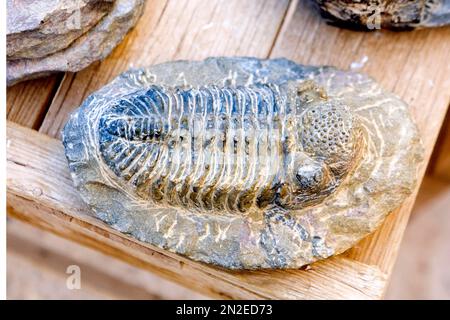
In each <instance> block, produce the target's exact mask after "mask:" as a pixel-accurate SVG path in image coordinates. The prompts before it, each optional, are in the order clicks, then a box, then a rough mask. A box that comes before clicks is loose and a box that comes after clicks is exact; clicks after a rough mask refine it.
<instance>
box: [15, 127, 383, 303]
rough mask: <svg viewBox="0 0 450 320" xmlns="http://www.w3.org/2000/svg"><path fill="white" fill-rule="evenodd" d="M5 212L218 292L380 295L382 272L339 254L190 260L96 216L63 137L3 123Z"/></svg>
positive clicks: (262, 295)
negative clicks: (222, 264) (237, 263)
mask: <svg viewBox="0 0 450 320" xmlns="http://www.w3.org/2000/svg"><path fill="white" fill-rule="evenodd" d="M7 153H8V154H7V171H8V179H7V186H8V202H7V203H8V214H9V215H10V216H12V217H15V218H18V219H21V220H24V221H26V222H28V223H31V224H34V225H37V226H39V227H41V228H43V229H46V230H49V231H51V232H53V233H56V234H58V235H61V236H62V237H65V238H68V239H73V240H75V241H77V242H79V243H82V244H85V245H87V246H90V247H93V248H96V249H98V250H100V251H102V252H104V253H107V254H109V255H112V256H115V257H118V258H120V259H122V260H125V261H127V262H129V263H131V264H134V265H137V266H139V267H141V268H144V269H147V270H150V271H152V272H155V273H156V274H159V275H161V276H163V277H166V278H168V279H170V280H173V281H176V282H178V283H180V284H182V285H184V286H187V287H189V288H191V289H195V290H198V291H199V292H201V293H204V294H206V295H209V296H212V297H217V298H235V299H379V298H380V297H381V295H382V293H383V290H384V287H385V285H386V277H385V274H384V273H383V272H381V271H380V270H379V269H378V268H377V267H374V266H368V265H365V264H363V263H360V262H357V261H352V260H350V259H348V258H345V257H343V256H338V257H334V258H331V259H327V260H326V261H323V262H318V263H315V264H313V265H312V266H311V268H309V269H308V270H267V271H227V270H224V269H220V268H215V267H211V266H208V265H205V264H202V263H198V262H194V261H191V260H189V259H187V258H184V257H182V256H179V255H176V254H173V253H170V252H167V251H165V250H161V249H159V248H156V247H154V246H151V245H149V244H145V243H142V242H139V241H137V240H136V239H134V238H131V237H129V236H127V235H125V234H122V233H120V232H118V231H115V230H113V229H112V228H110V227H109V226H107V225H106V224H104V223H102V222H101V221H100V220H98V219H95V218H93V217H92V216H91V215H90V211H89V209H88V208H86V206H85V205H84V204H83V202H82V200H81V199H80V196H79V194H78V192H77V191H76V190H75V188H74V187H73V184H72V180H71V177H70V174H69V172H68V168H67V163H66V159H65V156H64V153H63V147H62V145H61V142H60V141H58V140H56V139H53V138H50V137H48V136H46V135H43V134H40V133H37V132H36V131H33V130H30V129H27V128H24V127H21V126H18V125H16V124H14V123H8V128H7Z"/></svg>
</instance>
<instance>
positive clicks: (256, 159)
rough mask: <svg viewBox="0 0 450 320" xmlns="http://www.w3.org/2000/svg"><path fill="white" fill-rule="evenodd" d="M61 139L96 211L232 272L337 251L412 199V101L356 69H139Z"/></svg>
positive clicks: (186, 65) (252, 65)
mask: <svg viewBox="0 0 450 320" xmlns="http://www.w3.org/2000/svg"><path fill="white" fill-rule="evenodd" d="M63 143H64V146H65V151H66V156H67V159H68V161H69V167H70V170H71V173H72V177H73V179H74V182H75V185H76V186H77V188H78V189H79V191H80V193H81V195H82V197H83V199H84V201H86V202H87V203H88V204H89V205H90V206H91V207H92V208H93V210H94V212H95V213H96V215H97V217H99V218H100V219H102V220H103V221H105V222H107V223H109V224H110V225H112V226H113V227H114V228H116V229H118V230H120V231H123V232H126V233H127V234H130V235H132V236H134V237H136V238H137V239H139V240H141V241H145V242H149V243H151V244H153V245H156V246H158V247H160V248H164V249H167V250H170V251H173V252H176V253H180V254H184V255H186V256H188V257H190V258H192V259H194V260H199V261H203V262H206V263H212V264H217V265H221V266H224V267H227V268H247V269H255V268H295V267H300V266H302V265H304V264H307V263H311V262H313V261H316V260H319V259H323V258H326V257H329V256H330V255H333V254H337V253H340V252H342V251H344V250H346V249H348V248H349V247H350V246H352V245H353V244H354V243H356V242H357V241H358V240H359V239H361V238H362V237H364V236H366V235H367V234H368V233H370V232H371V231H373V230H374V228H375V227H376V226H378V225H379V224H380V223H381V222H382V221H383V219H384V217H386V215H387V214H388V213H389V212H390V211H391V210H393V209H394V208H396V207H397V206H398V205H399V204H400V203H401V202H402V201H403V200H404V199H405V197H406V196H407V195H408V194H410V193H411V191H412V190H413V188H414V186H415V182H416V171H417V165H418V163H419V161H420V158H421V150H422V149H421V144H420V139H419V137H418V133H417V129H416V127H415V125H414V123H413V122H412V120H411V118H410V115H409V111H408V107H407V106H406V104H405V103H403V102H402V101H401V100H400V99H398V98H397V97H395V96H394V95H392V94H390V93H387V92H385V91H383V90H382V89H381V88H380V86H379V85H378V84H376V82H375V81H373V80H371V79H370V78H368V77H366V76H364V75H361V74H358V73H353V72H345V71H340V70H337V69H334V68H329V67H323V68H318V67H309V66H302V65H298V64H295V63H294V62H291V61H288V60H284V59H275V60H259V59H253V58H210V59H207V60H205V61H198V62H190V61H178V62H171V63H166V64H161V65H156V66H152V67H149V68H147V69H140V70H132V71H129V72H127V73H125V74H123V75H121V76H120V77H118V78H117V79H116V80H114V81H113V82H112V83H111V84H109V85H107V86H105V87H104V88H102V89H101V90H100V91H98V92H96V93H94V94H93V95H91V96H90V97H89V98H88V99H87V100H86V101H85V102H84V103H83V105H82V106H81V108H80V109H79V110H77V111H76V112H75V113H73V114H72V116H71V118H70V120H69V121H68V123H67V124H66V126H65V128H64V131H63Z"/></svg>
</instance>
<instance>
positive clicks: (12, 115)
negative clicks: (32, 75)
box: [6, 75, 61, 129]
mask: <svg viewBox="0 0 450 320" xmlns="http://www.w3.org/2000/svg"><path fill="white" fill-rule="evenodd" d="M60 81H61V75H52V76H48V77H45V78H42V79H36V80H29V81H25V82H21V83H18V84H16V85H14V86H12V87H9V88H8V89H7V92H6V106H7V109H6V118H7V119H8V120H11V121H14V122H16V123H19V124H21V125H23V126H27V127H30V128H33V129H38V128H39V127H40V125H41V123H42V120H43V118H44V116H45V113H46V111H47V108H48V107H49V105H50V103H51V101H52V98H53V96H54V94H55V92H56V89H57V88H58V85H59V83H60Z"/></svg>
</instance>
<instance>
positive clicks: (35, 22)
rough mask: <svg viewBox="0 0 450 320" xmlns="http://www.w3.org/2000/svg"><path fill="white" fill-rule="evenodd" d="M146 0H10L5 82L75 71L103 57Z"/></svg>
mask: <svg viewBox="0 0 450 320" xmlns="http://www.w3.org/2000/svg"><path fill="white" fill-rule="evenodd" d="M144 3H145V1H144V0H79V1H66V0H53V1H42V0H19V1H8V27H7V30H8V31H7V83H8V85H12V84H14V83H17V82H19V81H22V80H26V79H31V78H37V77H39V76H43V75H47V74H49V73H53V72H58V71H70V72H76V71H79V70H81V69H83V68H85V67H87V66H88V65H89V64H91V63H92V62H94V61H96V60H100V59H103V58H105V57H106V56H107V55H108V54H109V53H110V52H111V51H112V49H113V48H114V47H115V46H116V45H117V44H118V43H119V42H120V41H121V40H122V39H123V37H124V36H125V35H126V33H127V32H128V31H129V30H130V29H131V28H132V27H133V26H134V24H135V23H136V21H137V20H138V18H139V16H140V15H141V13H142V9H143V6H144Z"/></svg>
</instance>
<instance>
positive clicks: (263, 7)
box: [8, 0, 450, 298]
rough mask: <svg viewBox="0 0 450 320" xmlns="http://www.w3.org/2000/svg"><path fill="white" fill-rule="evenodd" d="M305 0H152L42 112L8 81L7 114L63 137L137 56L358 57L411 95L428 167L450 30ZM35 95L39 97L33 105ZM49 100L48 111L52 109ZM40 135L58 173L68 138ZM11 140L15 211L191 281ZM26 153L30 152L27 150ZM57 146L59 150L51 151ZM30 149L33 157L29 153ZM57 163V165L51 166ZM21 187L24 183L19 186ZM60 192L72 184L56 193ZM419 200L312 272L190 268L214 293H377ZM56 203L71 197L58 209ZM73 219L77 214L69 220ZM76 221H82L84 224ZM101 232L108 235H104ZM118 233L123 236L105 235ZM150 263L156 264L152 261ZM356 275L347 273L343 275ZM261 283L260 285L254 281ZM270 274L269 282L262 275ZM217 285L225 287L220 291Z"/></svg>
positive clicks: (443, 103) (339, 62) (448, 67)
mask: <svg viewBox="0 0 450 320" xmlns="http://www.w3.org/2000/svg"><path fill="white" fill-rule="evenodd" d="M308 3H309V1H307V0H302V1H290V2H289V1H287V0H286V1H276V0H266V1H251V0H248V1H239V0H235V1H189V4H188V1H176V2H175V1H163V0H161V1H149V2H148V4H147V7H146V11H145V14H144V17H143V18H141V20H140V22H139V23H138V25H137V27H136V28H135V29H134V30H133V31H132V33H131V34H129V35H128V36H127V37H126V39H125V41H124V42H123V43H122V44H121V45H120V46H119V47H117V48H116V50H114V52H113V54H112V55H111V56H110V57H108V58H107V59H106V60H105V61H103V62H99V63H96V64H94V65H92V66H91V67H89V68H87V69H85V70H83V71H81V72H78V73H76V74H66V75H65V76H64V78H63V79H62V81H61V83H60V85H59V87H58V89H57V91H56V90H54V91H55V92H56V93H55V95H54V97H52V99H48V98H46V99H44V100H45V101H49V100H50V101H51V103H50V105H49V106H48V111H47V112H46V113H45V114H42V112H37V111H35V110H37V109H34V108H38V109H39V108H41V109H40V110H42V107H41V105H42V104H39V103H38V101H37V100H40V99H41V98H39V99H38V98H36V100H34V99H30V98H27V99H24V98H23V99H15V100H14V99H9V96H10V95H11V90H12V89H14V87H13V88H12V89H10V90H8V119H10V120H13V121H16V122H20V123H22V124H25V125H26V126H28V127H34V128H35V129H39V131H40V132H41V133H42V134H47V135H49V136H52V137H56V138H59V132H60V130H61V128H62V126H63V124H64V122H65V120H66V119H67V116H68V114H69V112H70V111H71V110H73V109H74V108H76V107H77V106H78V105H79V104H80V103H81V102H82V100H83V99H84V98H85V97H86V96H87V95H89V94H90V93H92V92H93V91H94V90H96V89H98V88H100V87H101V86H103V85H104V84H106V83H107V82H109V81H110V80H111V79H112V78H114V77H115V76H116V75H118V74H119V73H120V72H122V71H124V70H126V69H128V68H129V67H131V66H142V65H148V64H152V63H158V62H162V61H167V60H172V59H201V58H205V57H207V56H213V55H249V56H257V57H286V58H290V59H293V60H295V61H296V62H299V63H305V64H326V65H335V66H337V67H341V68H344V69H347V68H349V67H351V66H353V67H354V68H356V69H357V70H358V71H363V72H366V73H368V74H369V75H371V76H372V77H374V78H375V79H376V80H378V81H379V82H380V83H381V84H382V85H383V86H384V87H385V88H386V89H388V90H391V91H393V92H394V93H396V94H397V95H399V96H400V97H402V98H403V99H404V100H405V101H406V102H408V103H409V104H410V105H411V110H412V114H413V117H414V118H415V119H416V121H417V123H418V126H419V129H420V131H421V134H422V137H423V141H424V146H425V151H426V160H425V163H424V166H423V168H422V170H421V177H422V174H423V172H424V170H425V167H426V163H427V162H428V159H429V157H430V154H431V152H432V149H433V146H434V143H435V141H436V137H437V135H438V132H439V128H440V126H441V123H442V121H443V119H444V116H445V111H446V109H447V107H448V105H449V101H450V90H449V88H450V77H448V74H450V64H449V63H448V61H450V41H448V39H450V28H438V29H427V30H418V31H413V32H399V33H393V32H376V33H365V32H355V31H349V30H343V29H338V28H335V27H332V26H328V25H326V24H325V23H324V22H323V21H322V19H321V18H320V17H319V16H318V15H317V13H316V12H315V11H314V10H312V9H311V8H310V7H309V5H308ZM41 81H49V80H48V79H47V80H45V79H43V80H41ZM34 85H36V83H34ZM32 86H33V84H30V83H25V84H23V89H21V90H22V92H24V96H25V97H26V96H27V94H28V95H29V96H31V97H32V96H33V95H32V94H30V93H29V92H33V91H32ZM34 101H36V105H33V102H34ZM44 105H45V103H44ZM44 109H46V110H47V108H44ZM10 110H14V114H17V115H28V116H20V117H18V116H14V114H13V113H12V112H11V111H10ZM30 110H33V111H30ZM27 117H29V118H27ZM36 119H43V122H42V125H41V126H39V128H38V127H37V125H36V123H39V120H36ZM30 124H31V125H30ZM14 128H15V129H12V130H10V132H22V133H23V131H24V129H23V128H16V127H14ZM17 134H19V133H17ZM20 134H21V133H20ZM20 134H19V136H20ZM29 134H31V133H29ZM26 135H27V134H26ZM36 139H37V141H46V142H45V143H48V145H49V146H52V148H53V149H48V148H49V147H47V146H36V148H37V149H36V150H35V152H37V153H38V154H29V155H28V156H29V157H35V156H38V155H41V156H42V157H44V158H43V159H41V160H42V161H44V160H45V161H44V162H42V163H40V165H41V166H44V165H48V166H49V167H48V168H46V169H45V168H44V169H45V170H51V168H50V167H52V166H55V168H58V170H60V171H57V172H61V174H63V173H64V172H65V170H66V169H65V168H66V166H67V164H66V162H65V159H64V158H63V157H62V154H61V152H62V151H61V146H60V145H59V144H57V143H56V142H54V140H46V139H47V138H45V137H44V136H42V135H39V136H36ZM34 144H35V143H34ZM39 148H40V149H39ZM11 150H15V149H8V157H9V159H10V160H9V162H8V165H9V167H8V178H9V180H8V183H9V184H10V186H9V189H8V190H9V202H8V205H9V206H10V209H11V210H10V214H11V215H14V216H16V217H20V218H22V219H28V220H30V221H31V222H33V223H35V224H39V225H41V226H43V227H46V228H47V229H50V230H52V231H54V232H56V233H60V234H62V235H63V236H66V237H69V238H72V239H76V240H77V241H79V242H84V243H86V244H88V245H91V246H93V247H97V248H99V249H101V250H103V251H108V252H109V253H110V254H113V255H116V256H120V257H121V258H122V259H125V260H127V259H128V260H132V262H133V263H137V264H143V267H145V268H149V269H152V270H156V271H157V272H159V273H162V274H165V275H166V276H168V277H173V279H174V280H176V281H180V282H182V283H183V284H184V285H188V286H190V285H192V286H194V287H195V286H196V283H195V281H191V280H189V279H186V277H181V276H180V274H179V273H177V272H180V271H179V267H175V266H177V265H178V264H179V262H177V263H175V261H178V260H179V259H181V258H179V257H177V256H172V255H170V257H171V259H172V260H173V261H172V260H168V261H170V263H167V266H165V265H164V264H161V263H160V261H157V262H154V261H153V260H152V259H154V258H152V257H148V256H147V255H146V253H149V252H150V251H148V250H150V249H148V247H147V246H142V245H141V244H139V245H137V244H132V245H131V244H130V241H131V242H132V243H134V242H133V241H132V240H131V239H128V238H127V237H123V236H121V235H118V234H117V232H114V231H111V230H110V229H108V228H107V227H105V226H103V225H102V226H101V228H100V227H99V222H98V221H97V220H92V219H91V218H90V219H89V220H88V221H89V224H85V222H84V219H85V211H83V213H82V214H80V211H76V210H81V209H80V205H81V204H80V203H79V202H80V200H79V199H78V198H77V195H76V192H75V191H74V190H73V189H71V188H70V186H71V185H72V184H71V180H70V177H68V176H67V172H66V173H64V174H63V175H62V176H61V177H59V179H55V178H53V179H54V180H52V181H47V179H50V178H52V177H49V176H46V175H47V174H48V172H45V170H44V169H43V170H44V171H43V172H41V174H40V175H39V174H37V175H36V174H31V173H33V172H34V171H33V170H34V169H33V168H32V167H27V166H25V167H21V166H20V165H18V164H15V163H14V160H13V158H10V154H11ZM44 151H45V152H47V153H45V152H44ZM21 152H25V153H26V151H21ZM50 152H55V154H54V155H52V154H51V153H50ZM18 153H20V152H18ZM15 156H19V154H18V155H15ZM25 159H27V160H28V158H27V157H26V158H25ZM52 159H53V160H52ZM29 161H31V160H29ZM51 161H54V162H55V164H51V163H50V162H51ZM33 162H34V160H33ZM11 170H14V172H15V175H14V176H13V178H11V176H10V171H11ZM25 174H26V175H30V174H31V176H29V177H28V178H27V177H24V178H22V175H25ZM53 177H55V175H53ZM21 179H26V181H23V184H18V185H16V187H14V188H12V187H11V184H14V183H15V182H16V180H17V181H22V180H21ZM30 179H35V180H30ZM41 179H42V180H41ZM56 180H58V181H56ZM41 183H44V185H45V186H46V188H50V189H45V192H44V191H42V193H43V194H44V195H45V196H42V194H41V195H39V196H37V197H36V196H33V192H31V193H30V190H28V189H29V188H30V186H31V185H36V184H38V185H39V184H41ZM52 183H57V184H52ZM20 188H25V189H26V190H20ZM27 188H28V189H27ZM62 190H64V192H67V194H64V195H63V194H61V193H62ZM38 193H39V192H38ZM47 193H50V194H51V196H48V195H47ZM48 197H50V198H48ZM50 200H51V201H50ZM69 200H70V201H69ZM52 201H53V202H52ZM413 201H414V197H411V198H410V199H409V200H408V201H406V202H405V204H404V205H403V206H402V207H401V208H400V209H398V210H396V211H395V212H394V213H393V214H392V215H390V217H389V218H388V219H387V220H386V222H385V223H384V224H383V225H382V227H381V228H380V229H379V230H378V231H377V232H375V233H374V234H373V235H371V236H369V237H367V238H366V239H365V240H363V241H362V242H360V243H359V244H358V245H357V246H355V248H353V249H352V250H349V251H348V252H347V253H345V254H344V255H345V258H344V256H341V257H338V258H333V259H329V260H328V261H326V262H321V263H319V264H317V267H315V268H318V269H317V270H318V271H317V270H315V269H314V268H313V272H312V273H311V272H308V276H307V277H306V276H304V273H302V271H284V272H282V271H278V272H275V273H274V274H270V278H274V279H275V280H274V281H273V282H270V283H268V284H266V285H267V288H265V287H264V286H263V285H262V282H263V280H264V277H263V276H262V275H260V274H258V275H254V274H245V275H233V277H232V278H231V279H232V280H230V279H229V275H228V273H223V271H220V272H219V274H220V275H221V277H222V278H220V279H222V280H220V281H219V280H217V277H218V276H217V274H216V273H215V272H213V273H211V274H210V273H209V272H210V271H208V272H206V273H207V275H205V273H202V272H203V269H201V270H202V272H200V271H198V270H199V269H198V267H197V265H196V264H194V265H195V267H190V268H188V269H189V274H191V273H192V274H193V277H194V278H196V279H197V281H198V279H206V280H204V281H206V282H207V283H211V282H213V283H214V284H216V282H217V286H215V285H213V287H212V288H208V289H207V290H206V291H207V292H206V293H208V292H209V293H210V294H213V295H214V296H222V297H233V298H235V297H270V298H275V297H276V298H283V297H288V298H329V297H339V298H349V297H355V294H359V295H362V296H363V297H366V298H379V297H381V296H382V294H383V291H384V288H385V279H386V277H389V275H390V273H391V271H392V267H393V265H394V262H395V258H396V256H397V253H398V250H399V245H400V241H401V239H402V236H403V232H404V229H405V226H406V224H407V221H408V218H409V213H410V211H411V207H412V204H413ZM12 204H14V205H12ZM61 204H63V205H64V206H68V207H60V206H59V205H61ZM55 205H58V206H57V208H56V209H55V208H54V207H52V206H55ZM30 208H31V209H30ZM33 208H34V209H33ZM73 210H75V211H73ZM74 214H78V215H74ZM72 215H74V216H72ZM70 217H72V218H70ZM73 217H77V218H76V219H75V220H74V218H73ZM68 221H72V223H68ZM73 221H79V223H74V222H73ZM82 221H83V222H82ZM91 226H92V227H91ZM93 226H95V228H94V227H93ZM74 229H75V230H74ZM92 230H95V232H93V231H92ZM106 230H107V231H106ZM92 232H93V234H92ZM109 233H111V234H109ZM98 234H100V235H101V236H100V238H98ZM94 235H95V236H94ZM113 235H114V236H113ZM122 237H123V238H122ZM111 238H113V239H115V240H117V241H118V242H113V243H110V242H111ZM119 239H120V241H119ZM125 239H126V240H125ZM118 243H120V246H119V245H118ZM126 244H130V246H127V245H126ZM116 245H117V246H116ZM130 247H131V248H133V250H134V249H136V250H138V251H137V252H139V254H138V253H136V254H135V255H130V254H129V251H130V250H131V249H130ZM105 248H107V249H105ZM118 248H120V249H118ZM153 249H154V248H153ZM139 250H142V251H139ZM152 252H153V251H152ZM131 256H132V257H131ZM163 256H164V257H165V254H162V255H158V257H163ZM130 257H131V258H130ZM161 259H162V258H161ZM164 259H167V258H164ZM143 261H144V262H145V263H143ZM162 261H164V260H162ZM180 261H184V260H183V259H181V260H180ZM148 265H151V266H152V267H148ZM155 265H156V266H157V267H154V266H155ZM183 265H184V266H185V267H183V268H187V267H186V266H187V265H190V264H188V263H187V262H184V264H183ZM171 266H172V268H171ZM313 266H316V264H314V265H313ZM202 267H203V266H202ZM336 268H337V269H340V268H341V269H340V270H341V273H339V275H340V277H341V278H342V279H336V277H335V275H336V272H337V271H336V270H335V269H336ZM214 270H215V269H214ZM357 270H363V271H361V272H362V273H361V274H362V276H359V275H358V274H359V272H360V271H357ZM184 271H186V270H184ZM314 272H316V273H314ZM328 272H330V273H328ZM297 273H298V274H297ZM355 273H356V274H355ZM367 273H373V274H375V275H376V276H375V278H376V279H377V280H374V281H373V283H367V279H366V280H364V281H361V279H362V278H364V277H365V275H366V274H367ZM263 274H264V273H263ZM311 274H315V275H316V276H317V277H318V279H322V280H321V281H319V283H320V286H319V287H317V286H315V285H313V287H312V288H311V287H310V286H311V283H312V282H311V280H312V279H316V278H314V276H313V275H311ZM212 275H214V277H213V276H212ZM344 275H345V276H344ZM349 275H350V276H351V278H348V276H349ZM204 277H205V278H204ZM361 277H362V278H361ZM212 279H216V280H217V281H215V280H212ZM223 279H227V280H223ZM255 279H258V281H257V280H255ZM277 279H278V280H277ZM316 280H317V279H316ZM241 281H242V283H241ZM255 281H256V283H257V285H256V287H254V286H253V285H254V283H255ZM265 281H266V282H267V279H265ZM334 281H337V282H338V283H339V285H338V284H336V285H334ZM363 282H364V283H363ZM219 284H220V285H222V286H221V287H220V290H219V289H218V287H219ZM292 284H295V287H294V288H293V287H291V285H292ZM302 286H303V287H302ZM347 286H349V287H350V289H349V288H347ZM248 288H251V289H248ZM337 288H339V289H337ZM344 288H346V289H344ZM217 290H219V291H220V292H217ZM360 290H361V291H360ZM355 291H357V292H359V293H357V292H355Z"/></svg>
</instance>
